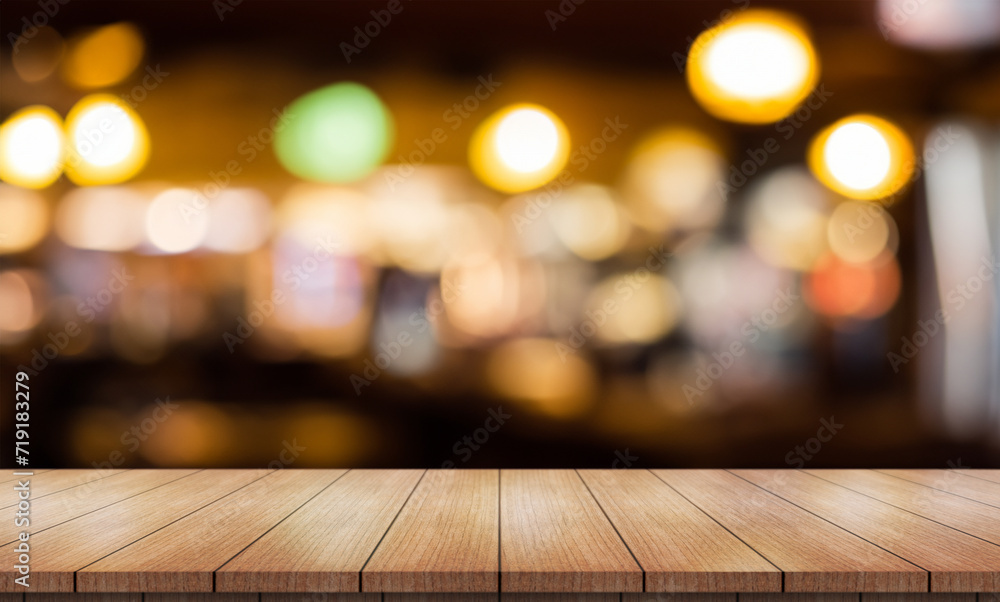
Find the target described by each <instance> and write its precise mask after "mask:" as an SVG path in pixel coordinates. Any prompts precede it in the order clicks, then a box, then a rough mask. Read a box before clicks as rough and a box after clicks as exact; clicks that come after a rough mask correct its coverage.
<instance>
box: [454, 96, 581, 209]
mask: <svg viewBox="0 0 1000 602" xmlns="http://www.w3.org/2000/svg"><path fill="white" fill-rule="evenodd" d="M569 144H570V140H569V131H568V130H567V129H566V126H565V125H563V122H562V121H561V120H560V119H559V118H558V117H557V116H556V115H555V114H554V113H553V112H552V111H549V110H548V109H546V108H545V107H541V106H539V105H533V104H518V105H513V106H509V107H506V108H504V109H501V110H500V111H498V112H496V113H494V114H493V115H491V116H490V117H489V118H487V119H486V120H485V121H483V123H481V124H480V125H479V127H478V128H476V131H475V132H474V133H473V135H472V140H471V141H470V143H469V164H470V166H471V167H472V171H473V172H474V173H475V174H476V176H477V177H478V178H479V179H480V180H482V181H483V182H484V183H485V184H487V185H488V186H491V187H493V188H496V189H497V190H500V191H503V192H509V193H513V192H523V191H525V190H531V189H532V188H537V187H539V186H541V185H543V184H545V183H546V182H548V181H550V180H551V179H552V178H554V177H556V175H558V174H559V172H560V171H561V170H562V169H563V167H564V166H565V165H566V161H567V160H568V159H569Z"/></svg>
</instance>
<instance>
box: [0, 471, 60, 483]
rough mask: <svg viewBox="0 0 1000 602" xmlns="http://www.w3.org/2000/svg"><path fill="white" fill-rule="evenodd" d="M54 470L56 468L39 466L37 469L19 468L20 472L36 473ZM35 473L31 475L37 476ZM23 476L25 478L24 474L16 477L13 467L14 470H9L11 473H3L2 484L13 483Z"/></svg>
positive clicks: (0, 480)
mask: <svg viewBox="0 0 1000 602" xmlns="http://www.w3.org/2000/svg"><path fill="white" fill-rule="evenodd" d="M53 470H55V469H54V468H39V469H37V470H36V469H33V468H25V469H17V471H18V472H33V473H35V475H40V474H42V473H43V472H51V471H53ZM35 475H31V476H35ZM23 478H24V477H23V476H20V477H15V476H14V475H13V469H12V472H9V473H7V474H5V475H3V476H2V477H0V484H3V483H13V482H14V481H17V480H19V479H23Z"/></svg>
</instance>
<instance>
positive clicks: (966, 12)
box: [875, 0, 1000, 50]
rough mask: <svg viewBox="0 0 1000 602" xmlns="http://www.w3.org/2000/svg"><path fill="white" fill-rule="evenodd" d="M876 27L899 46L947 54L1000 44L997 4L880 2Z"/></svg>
mask: <svg viewBox="0 0 1000 602" xmlns="http://www.w3.org/2000/svg"><path fill="white" fill-rule="evenodd" d="M875 19H876V23H877V25H878V28H879V31H880V32H882V35H883V36H884V37H885V38H886V39H888V40H891V41H893V42H896V43H897V44H903V45H906V46H915V47H918V48H930V49H935V50H947V49H955V48H968V47H975V46H985V45H988V44H995V43H997V41H1000V3H997V2H995V1H994V0H919V1H915V0H878V3H877V4H876V14H875Z"/></svg>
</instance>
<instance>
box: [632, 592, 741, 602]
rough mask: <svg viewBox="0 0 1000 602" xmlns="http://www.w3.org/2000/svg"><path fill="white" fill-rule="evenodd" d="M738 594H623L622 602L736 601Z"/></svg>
mask: <svg viewBox="0 0 1000 602" xmlns="http://www.w3.org/2000/svg"><path fill="white" fill-rule="evenodd" d="M736 599H737V598H736V594H662V593H661V594H622V602H736Z"/></svg>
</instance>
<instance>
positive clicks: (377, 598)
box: [260, 592, 382, 602]
mask: <svg viewBox="0 0 1000 602" xmlns="http://www.w3.org/2000/svg"><path fill="white" fill-rule="evenodd" d="M260 602H382V594H362V593H358V592H355V593H342V592H331V593H326V592H312V593H304V592H300V593H291V592H289V593H283V594H266V593H265V594H261V595H260Z"/></svg>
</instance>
